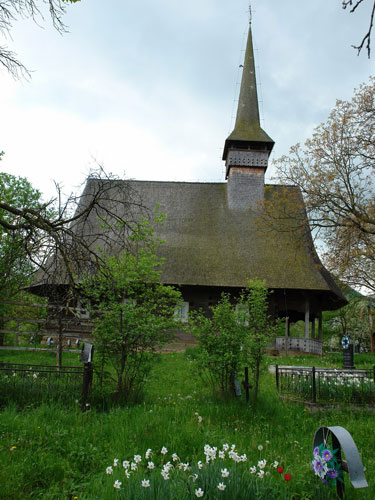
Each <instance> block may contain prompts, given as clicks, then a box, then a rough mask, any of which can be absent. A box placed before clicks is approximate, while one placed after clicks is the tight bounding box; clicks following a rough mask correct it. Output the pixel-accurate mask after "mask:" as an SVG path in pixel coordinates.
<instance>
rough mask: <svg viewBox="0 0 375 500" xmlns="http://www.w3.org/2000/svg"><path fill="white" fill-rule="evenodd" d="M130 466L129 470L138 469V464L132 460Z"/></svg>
mask: <svg viewBox="0 0 375 500" xmlns="http://www.w3.org/2000/svg"><path fill="white" fill-rule="evenodd" d="M130 468H131V470H137V469H138V466H137V464H135V463H134V462H132V463H131V464H130Z"/></svg>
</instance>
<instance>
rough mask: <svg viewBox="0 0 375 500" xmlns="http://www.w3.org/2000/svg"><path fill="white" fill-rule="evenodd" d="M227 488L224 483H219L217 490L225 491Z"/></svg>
mask: <svg viewBox="0 0 375 500" xmlns="http://www.w3.org/2000/svg"><path fill="white" fill-rule="evenodd" d="M226 487H227V486H226V485H225V484H224V483H219V484H218V485H217V489H218V490H220V491H224V490H225V488H226Z"/></svg>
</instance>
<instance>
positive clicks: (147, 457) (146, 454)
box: [145, 448, 152, 460]
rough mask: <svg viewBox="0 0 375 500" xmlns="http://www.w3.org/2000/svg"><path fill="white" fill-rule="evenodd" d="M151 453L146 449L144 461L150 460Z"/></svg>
mask: <svg viewBox="0 0 375 500" xmlns="http://www.w3.org/2000/svg"><path fill="white" fill-rule="evenodd" d="M151 451H152V450H151V448H148V450H147V451H146V453H145V459H146V460H148V459H149V458H150V456H151Z"/></svg>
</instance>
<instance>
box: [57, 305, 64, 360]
mask: <svg viewBox="0 0 375 500" xmlns="http://www.w3.org/2000/svg"><path fill="white" fill-rule="evenodd" d="M61 315H62V312H60V317H59V332H58V333H59V334H58V339H57V346H56V366H57V367H59V368H61V366H62V338H63V334H62V330H63V327H62V318H61Z"/></svg>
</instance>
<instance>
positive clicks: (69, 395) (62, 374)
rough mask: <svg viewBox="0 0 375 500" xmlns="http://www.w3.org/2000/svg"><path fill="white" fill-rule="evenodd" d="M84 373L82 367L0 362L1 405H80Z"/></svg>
mask: <svg viewBox="0 0 375 500" xmlns="http://www.w3.org/2000/svg"><path fill="white" fill-rule="evenodd" d="M83 373H84V369H83V367H54V366H45V365H29V364H27V365H24V364H19V363H2V362H0V387H1V391H0V404H6V403H7V402H9V401H16V402H17V403H18V404H21V405H24V404H33V403H40V402H43V401H50V400H52V399H53V400H61V401H64V402H68V401H70V402H73V403H74V402H75V401H81V395H82V380H83Z"/></svg>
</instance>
